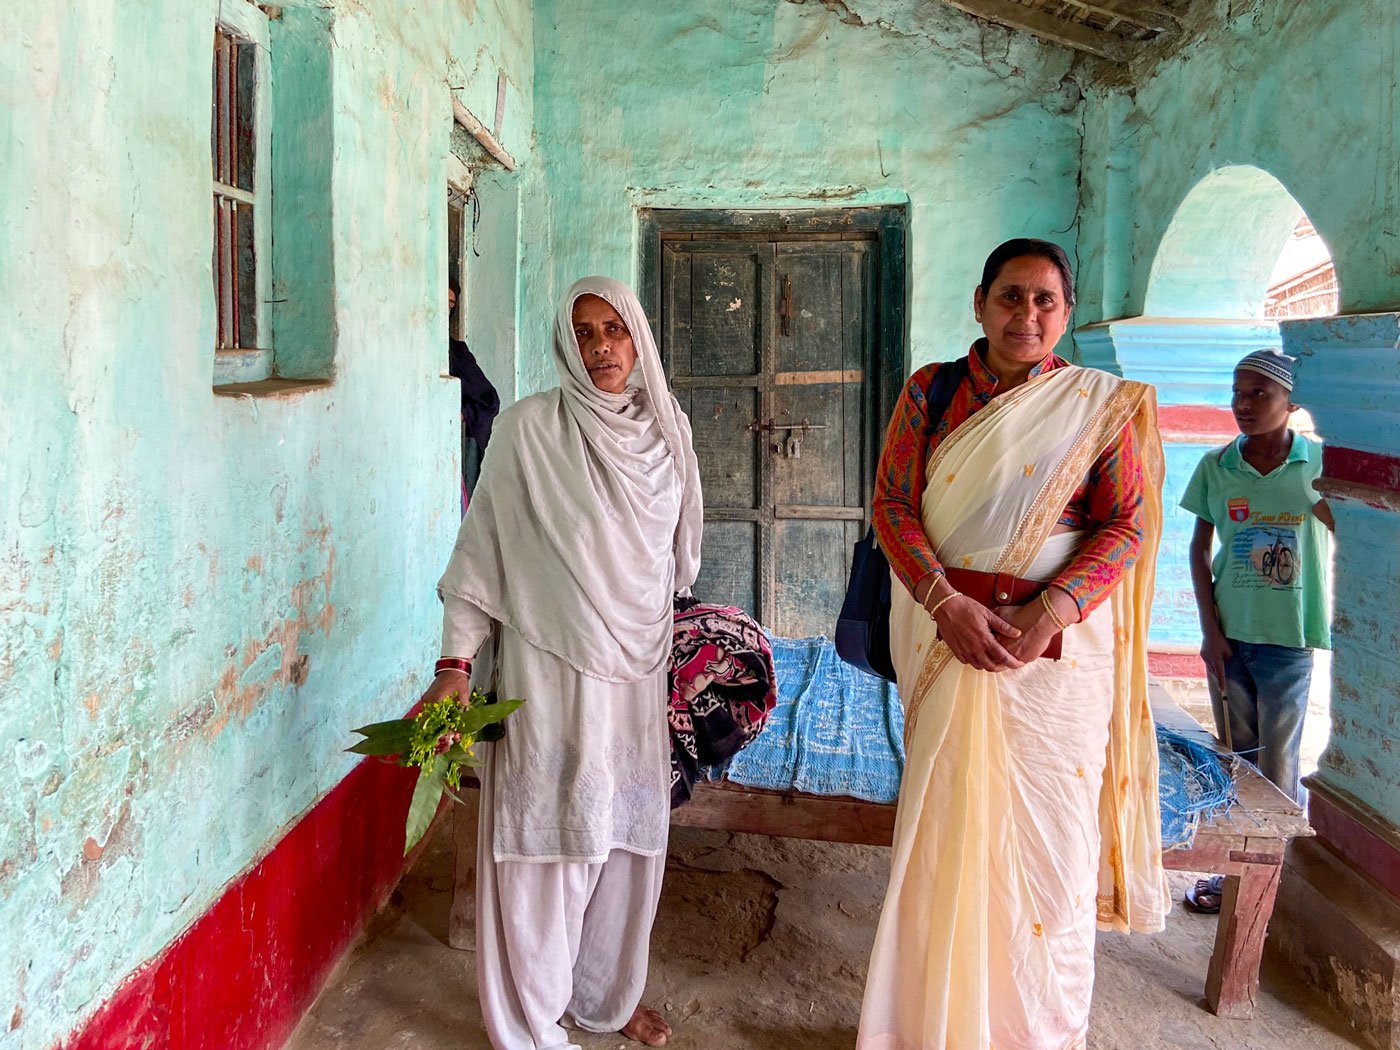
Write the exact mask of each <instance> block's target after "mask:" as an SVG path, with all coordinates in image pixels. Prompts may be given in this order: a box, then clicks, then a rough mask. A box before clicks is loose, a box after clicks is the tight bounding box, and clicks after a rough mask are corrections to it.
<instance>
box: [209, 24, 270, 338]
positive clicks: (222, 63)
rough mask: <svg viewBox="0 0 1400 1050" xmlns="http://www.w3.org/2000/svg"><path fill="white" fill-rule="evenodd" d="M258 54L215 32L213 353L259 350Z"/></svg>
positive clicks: (252, 47)
mask: <svg viewBox="0 0 1400 1050" xmlns="http://www.w3.org/2000/svg"><path fill="white" fill-rule="evenodd" d="M257 72H258V71H257V48H256V46H255V45H254V44H253V42H252V41H250V40H247V39H245V38H243V37H241V36H239V35H238V34H237V33H235V32H233V31H231V30H229V29H228V28H227V27H225V26H223V25H220V26H218V27H217V28H216V29H215V31H214V85H213V87H214V90H213V127H212V134H211V136H210V138H211V142H210V150H211V153H212V155H213V163H214V295H215V301H216V303H217V311H216V312H217V318H218V323H217V327H216V329H215V349H216V350H224V351H227V350H249V349H253V348H256V347H257V346H258V236H257V224H258V222H259V220H260V218H261V216H260V215H259V214H258V212H259V208H258V196H257V167H258V164H259V161H260V158H259V157H258V155H257V153H258V150H257V135H256V133H255V122H256V120H257V91H256V88H257Z"/></svg>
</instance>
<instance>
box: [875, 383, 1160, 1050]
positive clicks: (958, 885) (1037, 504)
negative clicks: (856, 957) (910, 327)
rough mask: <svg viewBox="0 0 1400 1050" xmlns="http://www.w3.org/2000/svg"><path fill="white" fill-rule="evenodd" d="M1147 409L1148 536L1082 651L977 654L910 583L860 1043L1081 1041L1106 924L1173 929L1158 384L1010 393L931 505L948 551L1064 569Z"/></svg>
mask: <svg viewBox="0 0 1400 1050" xmlns="http://www.w3.org/2000/svg"><path fill="white" fill-rule="evenodd" d="M1129 424H1131V425H1132V426H1133V428H1134V433H1135V436H1136V438H1137V444H1138V449H1139V458H1140V460H1141V462H1142V464H1143V471H1144V478H1143V490H1144V503H1145V507H1144V533H1145V535H1144V538H1143V544H1142V549H1141V551H1140V553H1139V555H1138V558H1137V560H1136V562H1135V563H1134V565H1133V566H1132V567H1131V568H1129V569H1128V570H1127V571H1126V573H1125V574H1124V576H1123V579H1122V581H1121V582H1120V583H1119V584H1118V586H1117V587H1116V588H1115V589H1114V591H1113V593H1112V595H1111V597H1110V599H1109V600H1108V601H1107V602H1105V603H1104V604H1103V605H1102V606H1100V607H1099V608H1098V609H1097V610H1095V611H1094V612H1093V613H1092V614H1091V615H1090V616H1089V617H1087V618H1086V619H1085V620H1084V622H1082V623H1079V624H1074V625H1071V626H1070V628H1069V629H1068V630H1066V631H1065V634H1064V655H1063V658H1062V659H1061V660H1059V661H1049V660H1036V661H1033V662H1032V663H1030V664H1028V665H1026V666H1025V667H1023V668H1020V669H1019V670H1015V671H1006V672H1002V673H1000V674H993V673H990V672H984V671H978V670H975V669H973V668H970V667H967V666H965V665H963V664H961V663H959V662H958V661H957V660H955V659H954V658H953V656H952V653H951V652H950V651H949V650H948V648H947V646H946V645H944V644H942V643H941V642H940V641H939V640H938V639H937V637H936V631H935V626H934V624H933V622H932V620H931V619H930V618H929V617H928V614H927V613H925V612H924V611H923V610H922V609H921V608H920V607H919V606H918V604H917V603H916V602H915V601H914V600H913V598H912V597H911V596H910V595H909V593H908V592H907V591H906V590H905V589H904V587H903V585H901V584H898V583H896V584H895V586H894V597H893V606H892V609H891V623H890V627H891V646H890V648H891V651H892V654H893V656H894V662H895V668H896V670H897V672H898V675H899V690H900V695H901V696H902V697H903V698H904V703H905V709H906V715H905V718H906V729H905V743H906V750H907V755H908V757H907V761H906V767H905V772H904V782H903V785H902V788H901V792H900V799H899V816H898V821H897V826H896V832H895V843H894V853H893V857H892V864H891V874H890V885H889V890H888V893H887V895H886V898H885V907H884V911H883V912H882V914H881V919H880V925H879V932H878V934H877V936H876V942H875V948H874V951H873V953H872V957H871V965H870V975H869V978H868V981H867V985H866V995H865V1005H864V1009H863V1011H862V1016H861V1028H860V1039H859V1042H858V1046H859V1047H860V1050H992V1048H995V1050H1073V1048H1076V1047H1080V1046H1082V1045H1083V1041H1084V1038H1085V1033H1086V1031H1087V1024H1088V1015H1089V1000H1090V995H1091V993H1092V989H1093V949H1094V934H1095V930H1096V927H1098V926H1103V927H1106V928H1113V929H1119V930H1124V931H1126V930H1129V929H1132V930H1136V931H1143V932H1147V931H1155V930H1159V929H1161V928H1162V926H1163V924H1164V919H1165V914H1166V908H1167V904H1168V900H1167V896H1166V883H1165V879H1164V876H1163V872H1162V867H1161V845H1160V840H1161V830H1160V817H1159V813H1158V803H1157V745H1156V734H1155V731H1154V728H1153V725H1152V716H1151V712H1150V709H1149V707H1148V702H1147V647H1146V646H1147V625H1148V612H1149V607H1150V604H1151V600H1152V579H1153V571H1154V568H1155V562H1156V551H1157V542H1158V538H1159V535H1160V531H1161V521H1162V506H1161V481H1162V468H1163V462H1162V451H1161V440H1160V437H1159V436H1158V434H1157V429H1156V405H1155V398H1154V395H1153V391H1152V389H1151V388H1150V387H1148V386H1145V385H1143V384H1141V383H1134V382H1130V381H1125V380H1121V379H1118V378H1117V377H1115V376H1111V375H1109V374H1107V373H1105V372H1099V371H1097V370H1093V369H1085V368H1078V367H1073V366H1071V367H1067V368H1061V369H1056V370H1054V371H1051V372H1047V373H1045V374H1043V375H1040V376H1038V377H1036V378H1035V379H1032V380H1031V381H1029V382H1028V383H1025V384H1024V385H1022V386H1020V387H1017V388H1016V389H1014V390H1012V391H1009V392H1008V393H1006V394H1004V395H1002V396H1000V397H997V398H995V399H994V400H993V401H992V402H991V403H990V404H989V405H988V406H987V407H986V408H984V409H983V410H982V411H980V412H978V413H976V414H975V415H973V416H971V417H970V418H969V419H968V420H967V421H966V422H965V423H963V425H962V426H960V427H958V428H957V430H955V431H954V432H953V433H951V434H949V435H948V436H947V437H946V438H945V439H944V440H943V441H942V443H940V445H939V446H938V448H937V450H936V451H935V452H934V454H933V456H932V457H931V458H930V460H929V462H928V465H927V478H926V486H925V491H924V497H923V505H922V513H923V519H924V529H925V531H926V532H927V533H928V536H929V538H930V540H931V541H932V543H933V546H934V549H935V550H936V551H937V552H938V556H939V559H940V561H942V562H943V563H944V564H945V565H947V566H951V567H955V568H964V569H974V570H977V571H979V572H998V573H1009V574H1011V575H1014V576H1020V577H1026V578H1029V579H1034V580H1050V579H1053V578H1054V577H1055V576H1056V575H1057V574H1058V573H1059V572H1060V571H1062V570H1063V568H1064V567H1065V566H1066V565H1067V564H1068V563H1069V562H1070V561H1071V560H1072V558H1073V556H1074V553H1075V551H1076V550H1077V548H1078V546H1079V544H1080V542H1081V541H1082V540H1083V538H1084V537H1083V535H1082V534H1078V533H1070V534H1054V535H1052V532H1053V530H1054V527H1055V525H1056V523H1057V522H1058V520H1059V518H1060V517H1061V514H1062V512H1063V510H1064V508H1065V505H1066V504H1067V503H1068V502H1069V499H1070V497H1071V496H1072V495H1073V494H1074V491H1075V490H1076V489H1077V488H1078V486H1079V484H1080V483H1081V482H1082V481H1083V479H1084V477H1085V475H1086V474H1087V473H1088V471H1089V469H1090V468H1091V466H1092V465H1093V463H1094V462H1095V460H1097V459H1098V457H1099V456H1100V455H1101V454H1102V453H1103V451H1104V450H1105V449H1106V448H1108V447H1109V445H1110V444H1111V443H1112V442H1113V441H1114V440H1115V439H1116V438H1117V436H1118V434H1119V433H1120V432H1121V431H1122V430H1123V428H1124V427H1125V426H1127V425H1129Z"/></svg>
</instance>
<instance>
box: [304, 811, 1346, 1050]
mask: <svg viewBox="0 0 1400 1050" xmlns="http://www.w3.org/2000/svg"><path fill="white" fill-rule="evenodd" d="M451 846H452V836H451V828H450V827H447V826H444V827H443V828H442V829H440V830H439V831H438V832H437V833H436V834H435V836H434V839H433V841H432V842H431V843H430V845H429V848H428V850H427V852H426V853H425V854H424V856H423V857H422V859H421V860H420V861H419V863H418V864H417V866H416V867H415V869H414V870H413V871H412V872H410V873H409V875H408V876H407V877H406V878H405V879H404V881H403V883H402V885H401V886H400V888H399V890H398V891H397V892H396V893H395V895H394V898H393V900H392V901H391V902H390V904H389V906H388V907H386V908H385V909H384V911H383V912H381V914H380V915H379V916H378V917H377V918H376V919H375V921H374V923H373V924H372V926H371V929H370V930H369V931H368V933H367V935H366V937H365V938H364V940H363V942H362V943H361V944H360V945H359V947H358V948H356V949H355V950H354V951H353V952H351V954H350V955H349V956H348V957H347V959H346V960H345V961H344V962H343V963H342V965H341V966H340V968H339V970H338V971H337V972H336V974H335V975H334V976H333V978H332V979H331V981H330V982H329V984H328V985H327V987H326V989H325V991H324V992H323V994H322V995H321V997H320V999H319V1000H318V1001H317V1002H316V1004H315V1006H314V1008H313V1009H312V1011H311V1012H310V1014H309V1015H308V1016H307V1017H306V1019H305V1020H304V1022H303V1023H302V1025H301V1026H300V1028H299V1029H298V1030H297V1032H296V1033H295V1034H294V1036H293V1037H292V1039H291V1040H290V1042H289V1043H288V1044H287V1045H288V1048H289V1050H332V1048H336V1050H340V1048H374V1050H388V1048H394V1047H405V1048H408V1047H411V1048H415V1050H449V1048H451V1050H486V1048H487V1046H488V1044H487V1041H486V1038H485V1036H484V1034H483V1033H482V1029H481V1014H480V1010H479V1009H478V1006H477V999H476V991H475V978H474V955H473V953H472V952H469V951H467V952H463V951H455V950H453V949H451V948H449V947H447V944H446V939H447V919H448V908H449V904H450V893H451V885H452V856H451ZM887 875H888V851H887V850H885V849H883V848H879V847H867V846H842V845H833V844H828V843H814V842H801V841H796V840H789V839H767V838H761V837H755V836H749V835H729V834H725V833H722V832H709V831H696V830H690V829H676V830H675V831H674V832H673V836H672V841H671V849H670V858H669V863H668V870H667V876H666V885H665V890H664V891H663V894H662V899H661V910H660V914H659V915H658V918H657V922H656V928H655V931H654V934H653V938H652V968H651V979H650V983H649V985H648V990H647V997H646V1001H647V1002H648V1003H649V1004H650V1005H653V1006H655V1007H656V1008H657V1009H660V1010H662V1011H664V1013H665V1014H666V1016H667V1018H668V1020H669V1021H670V1022H671V1024H672V1026H673V1027H674V1028H675V1035H674V1036H673V1037H672V1039H671V1043H670V1045H671V1046H672V1047H674V1048H677V1050H701V1048H705V1050H847V1048H850V1047H852V1046H853V1045H854V1042H855V1030H856V1023H857V1019H858V1017H859V1014H860V996H861V990H862V987H863V984H864V978H865V966H866V959H867V957H868V954H869V951H870V945H871V942H872V941H873V939H874V935H875V920H876V915H877V913H878V909H879V905H880V900H881V897H882V895H883V892H884V888H885V880H886V877H887ZM1171 877H1172V885H1173V889H1174V893H1175V896H1176V897H1177V899H1178V900H1179V899H1180V895H1181V891H1182V889H1183V888H1184V887H1185V886H1186V885H1187V884H1188V882H1189V881H1190V879H1191V876H1186V875H1179V874H1173V875H1172V876H1171ZM1214 930H1215V920H1214V919H1213V918H1206V917H1203V916H1196V915H1191V914H1189V913H1187V912H1185V911H1184V910H1183V909H1181V908H1179V907H1178V908H1177V909H1175V910H1174V912H1173V913H1172V915H1171V917H1170V919H1169V922H1168V928H1167V930H1166V932H1165V933H1163V934H1160V935H1158V936H1155V937H1132V938H1123V937H1117V936H1113V935H1103V936H1102V937H1101V938H1100V941H1099V952H1098V965H1099V969H1098V982H1097V986H1096V989H1095V995H1094V1013H1093V1020H1092V1028H1091V1031H1090V1037H1089V1047H1090V1048H1091V1050H1129V1048H1131V1050H1195V1048H1203V1050H1204V1048H1220V1050H1227V1048H1228V1050H1289V1048H1297V1050H1336V1048H1342V1047H1352V1046H1360V1045H1361V1044H1360V1043H1356V1042H1352V1041H1351V1040H1350V1039H1349V1038H1348V1037H1347V1034H1346V1032H1347V1028H1346V1024H1345V1022H1344V1021H1342V1020H1341V1019H1339V1018H1338V1017H1336V1016H1335V1015H1333V1014H1331V1013H1330V1012H1329V1011H1328V1009H1327V1008H1326V1007H1325V1006H1324V1005H1323V1004H1322V1003H1321V1002H1320V1001H1318V1000H1317V999H1316V998H1314V997H1313V996H1311V995H1310V994H1308V993H1307V992H1306V991H1305V990H1303V989H1302V988H1300V987H1299V986H1298V985H1297V984H1296V983H1295V982H1294V981H1292V980H1291V979H1290V976H1289V974H1287V973H1284V972H1280V971H1279V970H1278V969H1277V968H1275V967H1271V966H1270V965H1269V964H1268V963H1266V964H1265V971H1264V977H1263V988H1264V994H1263V996H1262V1004H1261V1009H1260V1011H1259V1015H1258V1016H1257V1017H1256V1018H1255V1019H1254V1020H1252V1021H1224V1020H1220V1019H1219V1018H1216V1017H1214V1016H1213V1015H1211V1014H1210V1013H1208V1012H1206V1010H1205V1009H1204V1007H1203V1005H1202V988H1203V983H1204V980H1205V972H1206V962H1207V959H1208V958H1209V956H1210V949H1211V943H1212V940H1213V938H1214ZM578 1041H579V1043H580V1044H581V1045H582V1046H583V1047H585V1048H586V1050H604V1048H607V1050H612V1048H616V1047H622V1046H624V1045H631V1046H636V1045H637V1044H627V1043H626V1041H625V1040H623V1039H622V1037H621V1036H617V1035H607V1036H596V1035H593V1036H590V1035H583V1034H580V1035H579V1038H578Z"/></svg>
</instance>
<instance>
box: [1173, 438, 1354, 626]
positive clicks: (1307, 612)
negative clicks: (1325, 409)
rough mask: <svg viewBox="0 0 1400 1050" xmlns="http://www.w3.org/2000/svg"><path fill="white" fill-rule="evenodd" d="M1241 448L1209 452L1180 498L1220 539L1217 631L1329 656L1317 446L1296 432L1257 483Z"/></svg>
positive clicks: (1215, 570)
mask: <svg viewBox="0 0 1400 1050" xmlns="http://www.w3.org/2000/svg"><path fill="white" fill-rule="evenodd" d="M1243 444H1244V435H1243V434H1241V435H1240V436H1239V437H1237V438H1236V439H1235V440H1234V441H1232V442H1230V444H1228V445H1225V446H1224V447H1223V448H1216V449H1211V451H1209V452H1207V453H1206V454H1205V456H1204V457H1203V458H1202V459H1201V462H1200V463H1199V464H1197V466H1196V473H1195V474H1193V475H1192V476H1191V482H1190V484H1188V485H1187V486H1186V492H1185V494H1183V495H1182V497H1181V506H1182V507H1183V508H1185V509H1186V510H1189V511H1190V512H1191V513H1192V514H1194V515H1196V517H1198V518H1202V519H1204V520H1205V521H1208V522H1210V523H1211V524H1212V525H1214V526H1215V531H1216V534H1217V535H1218V536H1219V538H1220V543H1219V546H1218V547H1217V548H1216V551H1215V560H1214V561H1213V562H1212V563H1211V572H1212V575H1213V576H1214V577H1215V605H1216V609H1217V610H1218V612H1219V614H1220V626H1221V627H1222V628H1223V629H1224V631H1225V637H1227V638H1234V639H1237V640H1239V641H1242V642H1258V643H1264V644H1268V645H1291V646H1294V647H1296V648H1311V649H1329V648H1331V646H1332V635H1331V630H1330V628H1329V626H1328V620H1329V615H1328V600H1327V562H1328V556H1329V552H1328V540H1327V527H1326V526H1325V525H1323V524H1322V522H1320V521H1318V519H1317V515H1315V514H1314V513H1313V512H1312V508H1313V505H1314V504H1315V503H1317V501H1318V500H1319V499H1320V498H1321V497H1320V496H1319V495H1318V493H1317V490H1316V489H1314V488H1313V482H1314V481H1316V480H1317V478H1318V476H1319V475H1321V473H1322V446H1321V445H1320V444H1318V443H1317V442H1314V441H1309V440H1308V439H1307V438H1305V437H1303V436H1302V435H1301V434H1297V433H1295V434H1294V435H1293V446H1292V447H1291V448H1290V449H1289V450H1288V458H1286V459H1285V460H1284V461H1283V463H1282V464H1280V465H1279V466H1278V467H1276V468H1275V469H1274V470H1272V471H1270V472H1269V474H1268V475H1266V476H1262V477H1261V476H1260V474H1259V472H1258V471H1257V470H1255V469H1254V468H1253V467H1251V466H1250V465H1249V464H1248V463H1246V462H1245V459H1244V456H1243V455H1242V453H1241V448H1242V446H1243Z"/></svg>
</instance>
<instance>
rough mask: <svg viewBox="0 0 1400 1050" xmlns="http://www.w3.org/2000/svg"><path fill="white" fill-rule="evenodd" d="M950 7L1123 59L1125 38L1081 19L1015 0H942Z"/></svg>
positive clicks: (1036, 34) (1052, 41)
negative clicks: (1101, 30)
mask: <svg viewBox="0 0 1400 1050" xmlns="http://www.w3.org/2000/svg"><path fill="white" fill-rule="evenodd" d="M943 2H944V3H946V4H948V5H949V6H950V7H956V8H957V9H958V10H959V11H965V12H967V13H968V14H970V15H973V16H974V17H977V18H982V19H985V20H986V21H988V22H996V23H997V24H998V25H1003V26H1006V27H1007V28H1008V29H1022V30H1025V31H1026V32H1027V33H1033V34H1034V35H1035V36H1038V37H1040V38H1041V39H1042V40H1048V41H1050V42H1051V43H1052V44H1063V45H1064V46H1065V47H1072V48H1074V49H1075V50H1076V51H1086V52H1088V53H1089V54H1091V55H1098V56H1099V57H1100V58H1106V59H1108V60H1110V61H1112V62H1121V61H1123V57H1124V50H1123V41H1122V40H1121V39H1120V38H1119V37H1116V36H1113V35H1112V34H1110V33H1103V32H1100V31H1099V30H1097V29H1091V28H1089V27H1088V26H1086V25H1080V24H1079V23H1078V22H1069V21H1066V20H1065V19H1063V18H1056V17H1055V16H1054V15H1049V14H1046V13H1045V12H1044V11H1036V10H1033V9H1031V8H1029V7H1025V6H1023V5H1022V4H1018V3H1015V2H1014V0H943Z"/></svg>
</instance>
